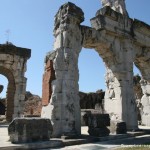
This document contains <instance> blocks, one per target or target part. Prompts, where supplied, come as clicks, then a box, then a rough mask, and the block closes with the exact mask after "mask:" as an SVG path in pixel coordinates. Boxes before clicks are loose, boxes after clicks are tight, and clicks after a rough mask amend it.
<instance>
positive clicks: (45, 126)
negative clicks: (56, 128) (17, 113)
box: [8, 118, 53, 143]
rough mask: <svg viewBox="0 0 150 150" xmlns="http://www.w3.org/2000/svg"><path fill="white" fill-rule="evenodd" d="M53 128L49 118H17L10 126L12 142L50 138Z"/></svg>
mask: <svg viewBox="0 0 150 150" xmlns="http://www.w3.org/2000/svg"><path fill="white" fill-rule="evenodd" d="M52 131H53V128H52V125H51V121H50V120H49V119H41V118H16V119H14V120H13V121H12V122H11V123H10V125H9V127H8V135H9V136H10V141H11V142H12V143H26V142H35V141H46V140H50V137H51V134H52Z"/></svg>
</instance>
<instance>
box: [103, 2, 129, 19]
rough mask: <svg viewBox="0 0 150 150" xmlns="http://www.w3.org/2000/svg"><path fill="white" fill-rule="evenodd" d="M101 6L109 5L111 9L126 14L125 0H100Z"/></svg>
mask: <svg viewBox="0 0 150 150" xmlns="http://www.w3.org/2000/svg"><path fill="white" fill-rule="evenodd" d="M101 3H102V6H103V7H105V6H110V7H111V8H112V9H113V10H115V11H117V12H119V13H121V14H123V15H126V16H128V12H127V10H126V4H125V0H101Z"/></svg>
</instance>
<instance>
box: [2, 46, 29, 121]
mask: <svg viewBox="0 0 150 150" xmlns="http://www.w3.org/2000/svg"><path fill="white" fill-rule="evenodd" d="M30 56H31V50H29V49H25V48H20V47H16V46H14V45H12V44H10V43H6V44H2V45H0V73H1V74H2V75H4V76H5V77H6V78H7V79H8V88H7V95H6V98H7V103H6V108H7V110H6V120H7V121H11V120H12V119H13V118H14V117H19V116H22V115H23V105H24V99H25V92H26V80H27V79H26V78H25V77H24V74H25V72H26V63H27V60H28V59H29V58H30Z"/></svg>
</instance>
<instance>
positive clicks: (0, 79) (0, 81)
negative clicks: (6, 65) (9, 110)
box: [0, 75, 8, 123]
mask: <svg viewBox="0 0 150 150" xmlns="http://www.w3.org/2000/svg"><path fill="white" fill-rule="evenodd" d="M0 86H1V91H0V92H1V93H0V123H1V122H5V121H6V94H7V93H6V92H7V87H8V80H7V78H6V77H5V76H3V75H0Z"/></svg>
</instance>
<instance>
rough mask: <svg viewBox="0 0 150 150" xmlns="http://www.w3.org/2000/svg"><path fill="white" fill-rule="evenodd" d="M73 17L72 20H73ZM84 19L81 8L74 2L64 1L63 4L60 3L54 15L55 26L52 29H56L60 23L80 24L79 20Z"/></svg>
mask: <svg viewBox="0 0 150 150" xmlns="http://www.w3.org/2000/svg"><path fill="white" fill-rule="evenodd" d="M73 18H74V20H73ZM83 21H84V13H83V11H82V9H81V8H79V7H77V6H76V5H75V4H73V3H70V2H68V3H65V4H64V5H62V6H61V7H60V8H59V10H58V12H57V14H56V15H55V24H54V26H55V28H54V30H56V29H57V28H58V27H59V25H60V23H61V24H63V23H65V22H66V23H71V22H73V23H75V24H80V23H81V22H83Z"/></svg>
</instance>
